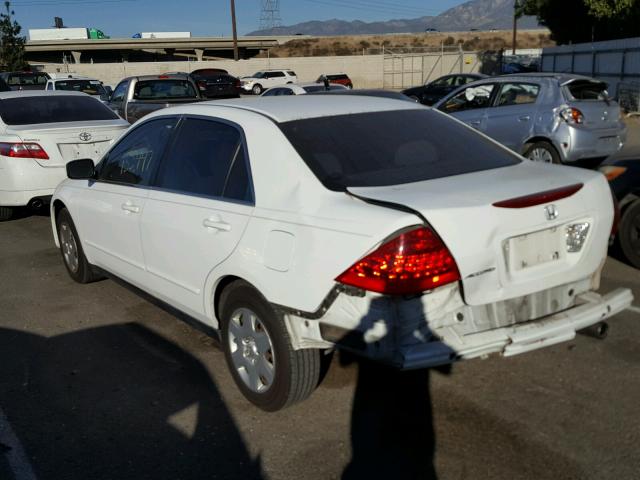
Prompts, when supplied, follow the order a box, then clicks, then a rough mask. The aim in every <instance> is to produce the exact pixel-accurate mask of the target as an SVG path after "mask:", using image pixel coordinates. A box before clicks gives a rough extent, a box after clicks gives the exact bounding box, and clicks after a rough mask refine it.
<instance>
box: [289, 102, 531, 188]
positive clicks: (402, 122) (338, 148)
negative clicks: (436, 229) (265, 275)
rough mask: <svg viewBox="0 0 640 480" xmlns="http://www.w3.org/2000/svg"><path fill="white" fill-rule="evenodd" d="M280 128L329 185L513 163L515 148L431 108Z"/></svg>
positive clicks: (414, 178)
mask: <svg viewBox="0 0 640 480" xmlns="http://www.w3.org/2000/svg"><path fill="white" fill-rule="evenodd" d="M280 128H281V130H282V131H283V133H284V134H285V135H286V137H287V138H288V139H289V141H290V142H291V144H292V145H293V146H294V148H295V149H296V150H297V152H298V153H299V154H300V156H301V157H302V159H303V160H304V161H305V163H306V164H307V165H308V166H309V168H310V169H311V170H312V171H313V173H314V174H315V175H316V177H317V178H318V179H319V180H320V181H321V182H322V183H323V185H324V186H325V187H327V188H328V189H330V190H335V191H343V190H345V189H346V188H348V187H374V186H388V185H399V184H403V183H411V182H419V181H423V180H431V179H436V178H443V177H450V176H453V175H461V174H464V173H471V172H477V171H482V170H489V169H493V168H500V167H506V166H509V165H515V164H517V163H519V162H520V159H519V158H518V156H516V155H515V154H513V153H511V152H509V151H508V150H506V149H504V148H501V147H500V146H498V145H496V144H494V143H493V142H492V141H490V140H489V139H487V138H485V137H483V136H481V135H478V134H477V133H475V132H473V131H471V130H469V129H467V128H465V127H463V126H461V125H460V124H459V123H458V122H457V121H455V120H453V119H451V118H448V117H447V116H445V115H443V114H441V113H438V112H436V111H433V110H427V109H424V110H395V111H390V112H371V113H359V114H352V115H339V116H333V117H321V118H311V119H305V120H295V121H291V122H285V123H281V124H280Z"/></svg>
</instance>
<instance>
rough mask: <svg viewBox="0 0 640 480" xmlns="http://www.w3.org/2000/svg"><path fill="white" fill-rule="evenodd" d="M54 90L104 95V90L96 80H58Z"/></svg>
mask: <svg viewBox="0 0 640 480" xmlns="http://www.w3.org/2000/svg"><path fill="white" fill-rule="evenodd" d="M56 90H69V91H73V92H83V93H86V94H88V95H104V94H106V91H105V89H104V87H103V86H102V85H101V84H100V82H99V81H98V80H60V81H57V82H56Z"/></svg>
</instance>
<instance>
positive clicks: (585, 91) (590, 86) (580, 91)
mask: <svg viewBox="0 0 640 480" xmlns="http://www.w3.org/2000/svg"><path fill="white" fill-rule="evenodd" d="M566 89H567V90H568V91H569V93H570V94H571V96H572V97H573V98H574V99H575V100H606V99H607V97H608V94H607V84H606V83H603V82H591V81H588V80H577V81H575V82H571V83H570V84H568V85H567V86H566Z"/></svg>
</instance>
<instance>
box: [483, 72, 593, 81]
mask: <svg viewBox="0 0 640 480" xmlns="http://www.w3.org/2000/svg"><path fill="white" fill-rule="evenodd" d="M516 77H522V78H529V79H531V78H554V79H556V80H558V81H559V82H560V83H566V82H570V81H571V80H591V81H598V80H597V79H595V78H592V77H587V76H585V75H577V74H575V73H553V72H524V73H510V74H508V75H501V76H500V77H495V78H507V79H510V80H512V79H513V78H516Z"/></svg>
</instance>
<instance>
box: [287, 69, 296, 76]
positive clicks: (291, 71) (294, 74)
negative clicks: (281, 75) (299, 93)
mask: <svg viewBox="0 0 640 480" xmlns="http://www.w3.org/2000/svg"><path fill="white" fill-rule="evenodd" d="M287 75H289V76H292V77H296V76H297V75H296V72H294V71H293V70H287Z"/></svg>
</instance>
